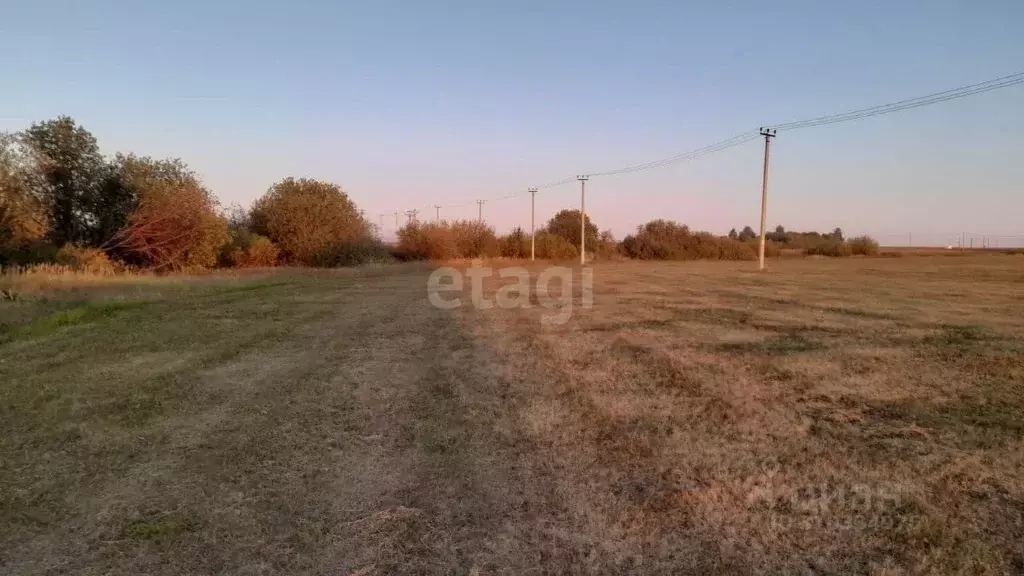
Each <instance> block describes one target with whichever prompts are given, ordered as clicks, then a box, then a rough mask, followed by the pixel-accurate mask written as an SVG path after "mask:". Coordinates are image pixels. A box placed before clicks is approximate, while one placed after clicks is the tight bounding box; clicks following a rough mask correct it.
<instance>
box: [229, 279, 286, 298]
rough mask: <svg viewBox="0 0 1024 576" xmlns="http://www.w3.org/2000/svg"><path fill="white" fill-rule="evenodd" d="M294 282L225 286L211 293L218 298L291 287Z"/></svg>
mask: <svg viewBox="0 0 1024 576" xmlns="http://www.w3.org/2000/svg"><path fill="white" fill-rule="evenodd" d="M291 285H292V282H256V283H253V284H245V285H244V286H225V287H223V288H216V289H214V290H211V293H212V294H213V295H216V296H220V295H223V294H238V293H244V292H259V291H261V290H269V289H271V288H278V287H280V286H291Z"/></svg>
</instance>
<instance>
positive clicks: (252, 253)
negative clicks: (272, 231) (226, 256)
mask: <svg viewBox="0 0 1024 576" xmlns="http://www.w3.org/2000/svg"><path fill="white" fill-rule="evenodd" d="M280 253H281V251H280V250H279V249H278V247H277V246H275V245H274V243H273V242H271V241H270V239H269V238H265V237H263V236H260V235H259V234H249V235H247V237H246V238H245V243H244V245H243V246H239V247H237V248H235V249H234V250H233V251H232V252H231V257H230V262H229V264H230V265H231V266H235V267H238V268H270V267H273V266H277V259H278V257H279V256H280Z"/></svg>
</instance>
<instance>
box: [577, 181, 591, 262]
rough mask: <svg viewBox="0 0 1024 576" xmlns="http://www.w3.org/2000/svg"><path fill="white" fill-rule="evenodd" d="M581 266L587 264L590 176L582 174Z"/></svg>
mask: <svg viewBox="0 0 1024 576" xmlns="http://www.w3.org/2000/svg"><path fill="white" fill-rule="evenodd" d="M576 179H577V180H579V181H580V265H581V266H582V265H583V264H586V263H587V180H590V175H588V174H580V175H579V176H577V177H576Z"/></svg>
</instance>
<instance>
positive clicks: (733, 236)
mask: <svg viewBox="0 0 1024 576" xmlns="http://www.w3.org/2000/svg"><path fill="white" fill-rule="evenodd" d="M751 232H753V230H751ZM739 236H740V235H739V234H737V233H736V229H735V228H733V229H732V230H729V238H731V239H733V240H737V239H739Z"/></svg>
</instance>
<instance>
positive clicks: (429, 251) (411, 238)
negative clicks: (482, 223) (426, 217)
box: [398, 222, 460, 260]
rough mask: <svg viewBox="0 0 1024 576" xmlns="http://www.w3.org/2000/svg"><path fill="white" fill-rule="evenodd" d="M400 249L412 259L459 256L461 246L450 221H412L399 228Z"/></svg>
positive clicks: (447, 258) (405, 255)
mask: <svg viewBox="0 0 1024 576" xmlns="http://www.w3.org/2000/svg"><path fill="white" fill-rule="evenodd" d="M398 251H399V253H401V254H402V255H403V257H405V258H408V259H410V260H451V259H453V258H458V257H459V256H460V254H459V246H458V243H456V241H455V234H454V232H453V231H452V227H451V226H450V225H449V224H448V222H440V223H434V222H410V223H409V224H406V225H405V226H402V227H401V228H399V229H398Z"/></svg>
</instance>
